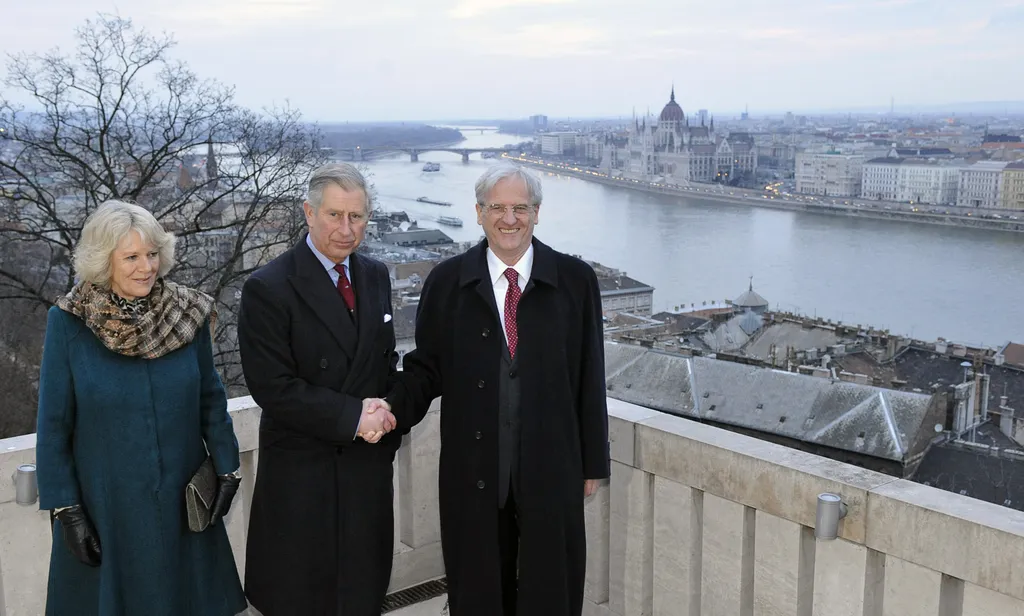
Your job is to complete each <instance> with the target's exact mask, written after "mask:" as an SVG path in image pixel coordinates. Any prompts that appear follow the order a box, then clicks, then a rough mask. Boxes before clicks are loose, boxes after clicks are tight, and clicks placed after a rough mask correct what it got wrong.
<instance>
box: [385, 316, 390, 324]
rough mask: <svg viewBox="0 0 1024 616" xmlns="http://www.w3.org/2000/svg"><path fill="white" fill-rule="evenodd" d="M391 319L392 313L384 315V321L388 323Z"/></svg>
mask: <svg viewBox="0 0 1024 616" xmlns="http://www.w3.org/2000/svg"><path fill="white" fill-rule="evenodd" d="M389 321H391V315H390V314H386V315H384V322H385V323H387V322H389Z"/></svg>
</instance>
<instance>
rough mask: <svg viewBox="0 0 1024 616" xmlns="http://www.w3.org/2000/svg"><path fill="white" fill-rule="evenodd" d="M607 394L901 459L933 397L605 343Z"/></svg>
mask: <svg viewBox="0 0 1024 616" xmlns="http://www.w3.org/2000/svg"><path fill="white" fill-rule="evenodd" d="M605 355H606V373H607V382H608V390H609V391H608V395H609V396H611V397H612V398H617V399H619V400H623V401H625V402H630V403H632V404H638V405H641V406H646V407H649V408H653V409H656V410H661V411H665V412H668V413H673V414H675V415H680V416H683V417H692V418H698V419H703V420H708V421H714V422H718V423H721V424H727V425H732V426H736V427H740V428H745V429H749V430H756V431H758V432H764V433H768V434H774V435H779V436H784V437H788V438H792V439H796V440H799V441H804V442H807V443H814V444H817V445H822V446H826V447H832V448H834V449H839V450H843V451H849V452H856V453H859V454H863V455H867V456H872V457H876V458H882V459H886V460H891V461H897V462H902V461H903V460H904V457H905V456H906V455H907V454H908V452H910V451H911V450H912V449H913V448H914V447H915V446H916V445H917V444H918V443H919V442H920V441H919V439H920V438H921V435H922V423H923V422H925V420H926V418H927V416H928V412H929V409H930V404H931V396H928V395H922V394H914V393H908V392H898V391H892V390H887V389H881V388H876V387H870V386H866V385H857V384H854V383H848V382H845V381H833V380H831V379H827V378H820V377H813V376H806V375H801V374H794V373H789V372H783V371H780V370H772V369H766V368H759V367H755V366H748V365H743V364H738V363H732V362H727V361H720V360H714V359H709V358H707V357H683V356H678V355H670V354H667V353H661V352H658V351H649V350H647V349H644V348H641V347H634V346H629V345H619V344H607V345H606V346H605Z"/></svg>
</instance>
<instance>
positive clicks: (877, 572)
mask: <svg viewBox="0 0 1024 616" xmlns="http://www.w3.org/2000/svg"><path fill="white" fill-rule="evenodd" d="M608 402H609V410H610V414H611V418H610V429H611V441H612V445H611V451H612V480H611V485H610V487H606V488H603V489H602V491H601V492H600V493H599V494H598V496H597V497H595V498H593V499H591V501H590V502H588V503H587V505H586V507H587V510H586V511H587V524H588V547H589V554H588V563H587V565H588V566H587V588H586V599H587V610H585V613H587V614H602V615H604V614H616V615H622V616H627V615H629V616H632V615H641V614H643V615H647V614H655V615H657V616H668V615H673V616H675V615H679V616H684V615H685V616H698V615H699V616H746V615H754V616H855V615H856V616H1024V513H1021V512H1018V511H1015V510H1012V509H1008V508H1004V507H999V506H996V505H991V504H988V503H985V502H981V501H978V500H974V499H971V498H967V497H964V496H960V495H958V494H952V493H949V492H944V491H942V490H938V489H935V488H930V487H927V486H924V485H920V484H916V483H913V482H910V481H906V480H902V479H895V478H893V477H890V476H888V475H883V474H880V473H876V472H873V471H868V470H865V469H862V468H859V467H855V466H851V465H848V464H843V463H840V462H836V461H833V460H830V459H828V458H822V457H819V456H815V455H812V454H808V453H803V452H800V451H796V450H793V449H789V448H787V447H783V446H780V445H775V444H772V443H768V442H766V441H761V440H759V439H755V438H750V437H747V436H743V435H739V434H735V433H732V432H728V431H725V430H721V429H718V428H714V427H711V426H707V425H703V424H699V423H695V422H692V421H689V420H686V419H681V418H678V417H674V416H671V415H666V414H663V413H659V412H656V411H651V410H648V409H643V408H640V407H636V406H633V405H628V404H625V403H622V402H618V401H615V400H609V401H608ZM823 492H830V493H835V494H839V495H841V496H842V499H843V501H844V502H845V503H846V504H847V505H848V507H849V511H848V514H847V516H846V517H845V518H844V519H843V520H842V521H841V523H840V524H839V537H838V539H835V540H823V539H816V538H815V533H814V525H815V515H816V508H817V496H818V494H820V493H823Z"/></svg>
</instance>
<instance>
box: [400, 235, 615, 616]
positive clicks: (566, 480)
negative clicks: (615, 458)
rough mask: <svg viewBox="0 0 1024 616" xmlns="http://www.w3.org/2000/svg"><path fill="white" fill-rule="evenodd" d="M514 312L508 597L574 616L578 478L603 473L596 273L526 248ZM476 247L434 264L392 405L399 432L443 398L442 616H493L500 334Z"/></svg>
mask: <svg viewBox="0 0 1024 616" xmlns="http://www.w3.org/2000/svg"><path fill="white" fill-rule="evenodd" d="M533 246H534V261H533V271H532V273H531V276H530V280H529V282H528V283H527V286H526V289H525V291H524V292H523V295H522V298H521V300H520V303H519V307H518V331H519V344H518V350H517V355H518V369H517V374H516V376H515V378H518V379H521V383H520V391H521V406H520V420H521V435H520V448H519V464H520V468H519V485H518V491H517V492H516V499H517V502H518V505H519V510H520V518H519V530H520V547H519V559H520V561H519V598H518V607H517V609H518V613H519V614H520V615H522V616H527V615H529V616H534V615H537V614H544V615H545V616H561V615H566V616H579V614H580V612H581V610H582V605H583V585H584V576H585V568H586V533H585V527H584V521H583V483H584V479H601V478H605V477H608V475H609V455H608V411H607V403H606V399H605V373H604V341H603V331H602V311H601V297H600V290H599V287H598V282H597V276H596V275H595V273H594V271H593V269H592V268H591V267H590V266H589V265H588V264H587V263H585V262H584V261H581V260H579V259H577V258H575V257H571V256H569V255H565V254H561V253H559V252H556V251H554V250H552V249H551V248H549V247H548V246H546V245H545V244H543V243H541V242H540V241H538V240H536V239H534V240H533ZM486 248H487V244H486V241H484V242H482V243H480V244H479V245H477V246H475V247H474V248H472V249H470V250H469V251H467V252H466V253H464V254H462V255H460V256H457V257H453V258H452V259H449V260H447V261H445V262H444V263H442V264H440V265H439V266H437V267H436V268H435V269H434V270H433V271H432V272H431V273H430V275H429V276H428V278H427V281H426V283H425V284H424V287H423V293H422V295H421V298H420V305H419V308H418V312H417V318H416V349H415V351H412V352H410V353H408V354H407V355H406V356H405V360H404V362H403V368H404V372H402V373H400V375H401V376H400V381H401V385H400V386H399V387H397V388H396V390H395V391H394V392H393V393H392V395H391V396H389V401H391V402H392V404H393V408H394V409H395V412H396V416H397V418H398V422H399V425H402V424H403V423H406V424H408V423H410V422H416V421H418V420H419V419H420V418H421V417H422V415H423V414H424V413H425V411H426V408H427V407H428V405H429V403H430V401H431V400H432V399H433V398H434V397H436V396H438V395H440V396H442V398H441V461H440V477H439V488H440V490H439V494H440V515H441V541H442V548H443V551H444V564H445V571H446V573H447V576H448V584H449V601H450V607H451V613H452V616H481V615H483V614H487V615H497V614H501V584H500V564H499V552H498V506H497V502H498V499H497V491H496V486H497V485H498V481H497V475H498V470H497V469H498V441H497V438H498V387H497V384H498V374H499V372H498V371H499V370H500V365H501V356H502V336H503V333H502V327H501V324H500V323H499V321H498V313H497V308H496V304H495V300H494V292H493V289H492V285H491V280H490V275H489V274H488V270H487V260H486Z"/></svg>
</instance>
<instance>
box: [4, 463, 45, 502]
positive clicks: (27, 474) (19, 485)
mask: <svg viewBox="0 0 1024 616" xmlns="http://www.w3.org/2000/svg"><path fill="white" fill-rule="evenodd" d="M11 481H13V482H14V502H16V503H17V504H19V505H22V506H25V507H27V506H29V505H34V504H35V503H36V500H38V498H39V484H38V482H37V480H36V465H35V464H22V465H21V466H19V467H18V468H17V470H15V471H14V475H12V476H11Z"/></svg>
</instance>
